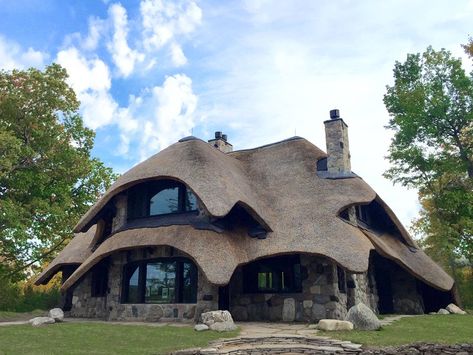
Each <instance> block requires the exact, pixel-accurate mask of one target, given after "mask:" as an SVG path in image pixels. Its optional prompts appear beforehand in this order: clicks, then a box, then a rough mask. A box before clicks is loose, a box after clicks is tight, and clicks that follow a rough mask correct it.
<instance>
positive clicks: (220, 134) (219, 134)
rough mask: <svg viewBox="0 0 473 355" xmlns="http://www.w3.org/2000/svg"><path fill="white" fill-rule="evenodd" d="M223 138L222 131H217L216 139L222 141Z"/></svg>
mask: <svg viewBox="0 0 473 355" xmlns="http://www.w3.org/2000/svg"><path fill="white" fill-rule="evenodd" d="M220 138H222V131H216V132H215V139H220Z"/></svg>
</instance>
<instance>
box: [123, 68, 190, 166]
mask: <svg viewBox="0 0 473 355" xmlns="http://www.w3.org/2000/svg"><path fill="white" fill-rule="evenodd" d="M196 106H197V96H196V95H195V94H194V93H193V91H192V81H191V79H190V78H189V77H187V76H186V75H184V74H176V75H173V76H168V77H166V79H165V80H164V83H163V85H162V86H154V87H152V88H149V89H146V90H144V91H143V92H142V93H141V95H140V96H138V97H136V96H131V97H130V100H129V104H128V106H127V107H126V108H121V109H120V110H119V113H118V121H117V124H118V126H119V127H120V130H121V145H120V151H119V153H120V154H127V153H129V144H130V143H134V144H136V145H137V147H136V149H137V151H138V159H139V160H144V159H146V158H148V157H149V156H150V155H152V154H154V153H157V152H158V151H159V150H161V149H163V148H165V147H167V146H168V145H170V144H172V143H175V142H176V141H177V140H178V139H180V138H182V137H184V136H187V135H189V134H190V132H191V130H192V128H193V127H194V125H195V122H194V114H195V110H196ZM131 155H133V154H132V153H131Z"/></svg>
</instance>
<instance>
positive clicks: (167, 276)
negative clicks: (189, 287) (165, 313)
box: [145, 262, 176, 303]
mask: <svg viewBox="0 0 473 355" xmlns="http://www.w3.org/2000/svg"><path fill="white" fill-rule="evenodd" d="M175 290H176V263H175V262H158V263H152V264H148V265H146V289H145V302H146V303H174V302H175V296H174V295H175Z"/></svg>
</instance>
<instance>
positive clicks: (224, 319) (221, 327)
mask: <svg viewBox="0 0 473 355" xmlns="http://www.w3.org/2000/svg"><path fill="white" fill-rule="evenodd" d="M201 318H202V323H203V324H205V325H206V326H208V327H209V328H210V329H211V330H216V331H217V332H229V331H232V330H235V329H237V327H236V325H235V323H233V318H232V315H231V314H230V312H228V311H210V312H205V313H202V314H201Z"/></svg>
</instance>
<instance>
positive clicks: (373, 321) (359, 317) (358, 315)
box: [345, 303, 381, 330]
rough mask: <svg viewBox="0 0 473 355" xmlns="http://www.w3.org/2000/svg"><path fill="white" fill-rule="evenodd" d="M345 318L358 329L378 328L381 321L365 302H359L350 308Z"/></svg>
mask: <svg viewBox="0 0 473 355" xmlns="http://www.w3.org/2000/svg"><path fill="white" fill-rule="evenodd" d="M345 320H347V321H349V322H351V323H353V326H354V327H355V329H358V330H378V329H379V328H381V322H380V321H379V319H378V317H376V314H374V312H373V311H372V310H371V309H370V308H369V307H368V306H366V305H365V304H364V303H358V304H357V305H355V306H353V307H351V308H350V309H349V310H348V314H347V316H346V318H345Z"/></svg>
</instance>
